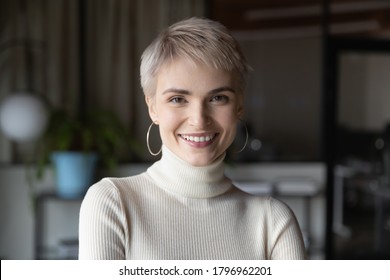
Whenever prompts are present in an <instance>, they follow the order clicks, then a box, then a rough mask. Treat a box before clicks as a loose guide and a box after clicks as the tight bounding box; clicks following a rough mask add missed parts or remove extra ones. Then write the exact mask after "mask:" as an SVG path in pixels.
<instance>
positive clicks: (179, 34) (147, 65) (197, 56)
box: [140, 17, 250, 96]
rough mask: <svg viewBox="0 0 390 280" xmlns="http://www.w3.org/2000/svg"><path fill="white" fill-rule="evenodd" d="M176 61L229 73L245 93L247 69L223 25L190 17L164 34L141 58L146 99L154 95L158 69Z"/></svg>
mask: <svg viewBox="0 0 390 280" xmlns="http://www.w3.org/2000/svg"><path fill="white" fill-rule="evenodd" d="M177 57H180V58H186V59H190V60H191V61H194V62H201V63H205V64H206V65H209V66H212V67H214V68H215V69H222V70H225V71H228V72H231V73H232V74H234V75H235V76H236V78H237V82H238V86H239V88H238V90H239V91H240V92H244V89H245V86H246V80H247V74H248V72H249V69H250V66H249V65H248V64H247V62H246V59H245V57H244V55H243V53H242V51H241V49H240V46H239V44H238V42H237V41H236V40H235V39H234V38H233V37H232V36H231V35H230V33H229V31H228V30H227V28H226V27H225V26H223V25H222V24H220V23H218V22H216V21H213V20H210V19H204V18H195V17H193V18H189V19H186V20H183V21H179V22H177V23H175V24H173V25H171V26H170V27H168V28H167V29H165V30H163V31H162V32H161V33H160V34H159V35H158V37H157V38H156V39H155V40H154V41H153V42H152V43H151V44H150V45H149V46H148V47H147V48H146V49H145V51H144V52H143V54H142V57H141V67H140V68H141V69H140V74H141V86H142V89H143V91H144V94H145V95H148V96H153V95H154V93H155V90H156V78H157V75H158V72H159V70H160V68H161V66H162V65H164V63H165V62H167V61H168V60H172V59H174V58H177Z"/></svg>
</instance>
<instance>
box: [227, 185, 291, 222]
mask: <svg viewBox="0 0 390 280" xmlns="http://www.w3.org/2000/svg"><path fill="white" fill-rule="evenodd" d="M232 195H233V196H234V197H235V198H238V199H239V200H241V201H243V202H244V203H245V204H247V205H251V206H252V207H255V208H256V209H258V211H261V213H262V214H265V215H266V216H268V217H269V218H271V220H274V219H278V220H280V219H283V218H285V219H289V218H291V217H294V214H293V212H292V210H291V208H290V207H289V206H288V205H287V204H286V203H284V202H283V201H281V200H279V199H278V198H275V197H272V196H270V195H254V194H250V193H247V192H244V191H243V190H241V189H239V188H237V187H235V186H234V188H233V189H232Z"/></svg>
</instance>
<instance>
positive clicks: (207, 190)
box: [148, 146, 231, 198]
mask: <svg viewBox="0 0 390 280" xmlns="http://www.w3.org/2000/svg"><path fill="white" fill-rule="evenodd" d="M162 153H163V154H162V158H161V160H159V161H158V162H156V163H155V164H153V165H152V166H151V167H150V168H149V169H148V173H149V174H150V176H151V177H152V178H153V179H154V180H155V182H156V184H157V185H158V186H159V187H161V188H163V189H165V190H166V191H168V192H170V193H175V194H177V195H180V196H184V197H189V198H211V197H215V196H218V195H220V194H223V193H224V192H226V191H227V190H228V189H229V188H230V186H231V181H230V180H229V179H228V178H226V177H225V174H224V171H225V166H224V162H223V160H224V158H225V155H223V156H221V157H219V158H218V159H217V160H216V161H215V162H213V163H212V164H210V165H207V166H200V167H198V166H192V165H191V164H189V163H187V162H185V161H184V160H182V159H180V158H179V157H178V156H176V155H175V154H174V153H173V152H171V151H170V150H169V149H168V148H167V147H165V146H163V149H162Z"/></svg>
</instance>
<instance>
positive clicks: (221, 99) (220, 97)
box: [210, 95, 229, 104]
mask: <svg viewBox="0 0 390 280" xmlns="http://www.w3.org/2000/svg"><path fill="white" fill-rule="evenodd" d="M210 101H211V102H216V103H222V104H225V103H227V102H228V101H229V97H228V96H226V95H215V96H213V97H212V98H211V100H210Z"/></svg>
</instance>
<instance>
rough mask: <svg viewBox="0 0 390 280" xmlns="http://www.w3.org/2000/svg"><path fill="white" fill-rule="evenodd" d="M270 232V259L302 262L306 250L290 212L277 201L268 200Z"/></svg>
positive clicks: (293, 216) (294, 218) (300, 233)
mask: <svg viewBox="0 0 390 280" xmlns="http://www.w3.org/2000/svg"><path fill="white" fill-rule="evenodd" d="M270 208H271V209H270V210H271V215H272V226H271V227H270V228H271V230H272V232H271V234H270V236H271V238H272V241H271V248H270V258H271V259H274V260H303V259H306V250H305V246H304V242H303V237H302V232H301V230H300V227H299V224H298V221H297V219H296V217H295V215H294V213H293V212H292V210H291V209H290V208H289V207H288V206H287V205H286V204H284V203H283V202H281V201H279V200H277V199H271V200H270Z"/></svg>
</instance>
